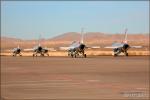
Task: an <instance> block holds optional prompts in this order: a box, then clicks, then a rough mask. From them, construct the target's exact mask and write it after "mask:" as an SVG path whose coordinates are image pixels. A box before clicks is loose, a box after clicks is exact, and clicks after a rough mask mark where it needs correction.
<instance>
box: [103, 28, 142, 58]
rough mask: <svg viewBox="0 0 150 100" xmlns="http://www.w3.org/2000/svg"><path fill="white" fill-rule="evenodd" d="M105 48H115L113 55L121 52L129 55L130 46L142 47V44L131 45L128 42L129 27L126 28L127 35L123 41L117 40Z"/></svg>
mask: <svg viewBox="0 0 150 100" xmlns="http://www.w3.org/2000/svg"><path fill="white" fill-rule="evenodd" d="M105 48H111V49H113V54H112V55H113V56H118V55H119V54H120V53H124V55H125V56H128V52H127V51H128V49H129V48H142V46H130V45H129V44H128V43H127V29H125V37H124V41H122V42H119V43H118V42H115V43H113V44H112V46H107V47H105Z"/></svg>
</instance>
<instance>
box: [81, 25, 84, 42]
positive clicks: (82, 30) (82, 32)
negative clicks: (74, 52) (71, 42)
mask: <svg viewBox="0 0 150 100" xmlns="http://www.w3.org/2000/svg"><path fill="white" fill-rule="evenodd" d="M83 35H84V28H81V43H83V42H84V41H83Z"/></svg>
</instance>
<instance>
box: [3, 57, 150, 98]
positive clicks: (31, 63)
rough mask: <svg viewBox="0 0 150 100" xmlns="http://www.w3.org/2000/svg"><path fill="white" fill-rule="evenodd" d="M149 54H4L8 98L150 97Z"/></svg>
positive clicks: (6, 94)
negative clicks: (20, 55)
mask: <svg viewBox="0 0 150 100" xmlns="http://www.w3.org/2000/svg"><path fill="white" fill-rule="evenodd" d="M149 64H150V63H149V57H148V56H129V57H124V56H118V57H111V56H93V57H92V56H90V57H88V58H70V57H7V56H1V96H2V98H3V99H4V100H7V99H8V100H12V99H13V100H23V99H32V100H37V99H38V100H47V99H49V100H50V99H65V100H66V99H68V100H71V99H84V100H87V99H91V100H93V99H98V100H103V99H118V100H119V99H139V100H142V99H148V98H149Z"/></svg>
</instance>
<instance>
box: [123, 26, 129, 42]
mask: <svg viewBox="0 0 150 100" xmlns="http://www.w3.org/2000/svg"><path fill="white" fill-rule="evenodd" d="M127 31H128V29H127V28H126V29H125V36H124V41H123V42H124V43H127Z"/></svg>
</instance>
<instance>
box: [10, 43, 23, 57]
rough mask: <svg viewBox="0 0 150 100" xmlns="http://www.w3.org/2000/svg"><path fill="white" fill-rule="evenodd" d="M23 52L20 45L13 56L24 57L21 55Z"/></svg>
mask: <svg viewBox="0 0 150 100" xmlns="http://www.w3.org/2000/svg"><path fill="white" fill-rule="evenodd" d="M21 51H22V49H21V48H20V47H19V45H18V47H17V48H14V49H13V50H12V53H13V56H17V55H19V56H22V55H21Z"/></svg>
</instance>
